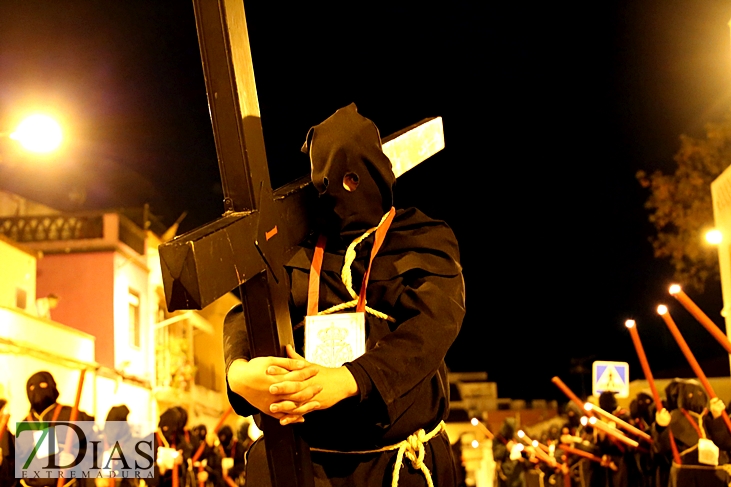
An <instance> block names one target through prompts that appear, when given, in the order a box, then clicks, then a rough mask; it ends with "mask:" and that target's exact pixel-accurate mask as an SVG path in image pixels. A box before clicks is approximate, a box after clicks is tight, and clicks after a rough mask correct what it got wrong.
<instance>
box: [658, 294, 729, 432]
mask: <svg viewBox="0 0 731 487" xmlns="http://www.w3.org/2000/svg"><path fill="white" fill-rule="evenodd" d="M678 287H680V286H678ZM657 313H658V314H659V315H660V316H662V319H663V320H664V321H665V324H666V325H667V326H668V329H669V330H670V333H672V335H673V338H675V341H676V342H677V343H678V346H679V347H680V350H681V351H682V352H683V355H685V359H686V360H687V361H688V364H689V365H690V367H691V368H692V369H693V372H695V375H696V377H698V380H699V381H700V382H701V384H703V387H704V388H705V390H706V392H707V393H708V397H709V398H710V399H714V398H716V397H718V396H716V392H715V391H714V390H713V387H712V386H711V383H710V382H708V378H707V377H706V374H705V373H703V369H701V366H700V364H699V363H698V361H697V360H696V359H695V356H693V352H691V351H690V347H688V344H687V343H685V339H684V338H683V335H682V334H681V333H680V330H679V329H678V325H676V324H675V321H674V320H673V318H672V317H671V316H670V313H669V312H668V308H667V306H665V305H664V304H661V305H660V306H658V307H657ZM721 415H722V416H723V421H724V423H726V428H728V430H729V432H731V419H729V417H728V413H727V412H726V410H725V409H724V410H723V411H722V412H721Z"/></svg>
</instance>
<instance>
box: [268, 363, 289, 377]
mask: <svg viewBox="0 0 731 487" xmlns="http://www.w3.org/2000/svg"><path fill="white" fill-rule="evenodd" d="M289 372H290V370H289V369H285V368H284V367H280V366H278V365H270V366H269V367H267V375H284V374H288V373H289Z"/></svg>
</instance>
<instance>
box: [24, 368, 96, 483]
mask: <svg viewBox="0 0 731 487" xmlns="http://www.w3.org/2000/svg"><path fill="white" fill-rule="evenodd" d="M25 390H26V393H27V395H28V402H30V411H29V412H28V416H27V417H26V421H49V422H52V421H68V420H69V419H71V412H72V411H73V408H72V407H71V406H65V405H62V404H60V403H58V402H57V400H58V396H59V391H58V388H57V386H56V381H55V380H54V378H53V375H51V373H50V372H46V371H41V372H36V373H35V374H33V375H31V376H30V377H29V378H28V381H27V382H26V385H25ZM76 420H77V421H94V417H93V416H90V415H89V414H86V413H85V412H84V411H77V416H76ZM86 434H87V436H88V435H89V434H93V432H88V431H87V432H86ZM71 436H72V440H73V441H74V445H73V446H72V450H71V451H74V452H75V451H76V448H78V447H77V443H78V440H76V435H71ZM65 441H66V437H65V435H60V436H59V437H58V448H59V451H63V450H64V448H65V446H66V445H65ZM87 441H100V440H99V439H98V438H96V437H91V438H89V437H87ZM19 455H20V458H28V456H29V455H30V451H28V452H19ZM84 455H85V453H84V452H81V451H80V450H79V456H80V457H81V458H83V457H84ZM23 481H24V482H25V483H26V484H27V485H28V486H29V487H36V486H42V485H43V486H46V485H48V486H50V485H53V486H55V485H56V483H57V479H55V478H51V479H49V478H46V479H43V478H40V479H37V478H27V479H23ZM64 482H65V483H64V484H63V485H73V486H79V487H92V486H93V485H94V480H93V479H75V480H73V479H69V480H68V481H64ZM74 482H75V483H74Z"/></svg>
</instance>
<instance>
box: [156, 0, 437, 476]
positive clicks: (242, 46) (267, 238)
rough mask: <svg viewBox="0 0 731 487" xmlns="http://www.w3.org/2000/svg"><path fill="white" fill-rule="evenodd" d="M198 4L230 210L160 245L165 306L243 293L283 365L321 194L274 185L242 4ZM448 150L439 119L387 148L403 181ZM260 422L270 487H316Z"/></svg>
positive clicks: (261, 340)
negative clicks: (301, 248) (294, 282)
mask: <svg viewBox="0 0 731 487" xmlns="http://www.w3.org/2000/svg"><path fill="white" fill-rule="evenodd" d="M193 4H194V9H195V17H196V27H197V31H198V42H199V46H200V51H201V58H202V62H203V72H204V75H205V82H206V90H207V93H208V103H209V108H210V113H211V122H212V125H213V133H214V137H215V142H216V152H217V155H218V166H219V170H220V173H221V182H222V187H223V193H224V210H225V212H224V214H223V215H222V216H221V217H220V218H219V219H217V220H215V221H213V222H211V223H208V224H206V225H204V226H202V227H199V228H197V229H195V230H192V231H190V232H188V233H186V234H184V235H181V236H179V237H177V238H175V239H173V240H171V241H169V242H166V243H164V244H162V245H161V246H160V248H159V250H160V263H161V267H162V274H163V283H164V287H165V298H166V301H167V307H168V310H169V311H176V310H182V309H202V308H204V307H205V306H207V305H208V304H211V303H212V302H213V301H215V300H216V299H218V298H219V297H221V296H223V295H224V294H226V293H229V292H231V291H233V290H234V289H236V288H237V287H238V288H239V289H240V291H241V297H242V304H243V310H244V317H245V321H246V324H247V332H248V336H249V343H250V346H251V354H252V356H254V357H259V356H279V357H283V356H286V354H285V345H287V344H291V343H293V338H292V323H291V320H290V315H289V309H288V296H289V287H288V283H287V279H286V275H285V270H284V263H285V262H287V260H288V258H289V257H290V256H291V255H292V254H293V252H294V251H295V250H296V248H297V246H298V245H299V244H300V243H301V242H302V241H303V240H304V239H305V238H306V237H307V236H308V234H309V233H310V232H311V222H312V221H313V219H312V218H311V216H312V215H311V211H313V210H314V208H315V205H314V204H313V203H314V202H315V200H316V198H317V191H316V190H315V189H314V187H313V186H312V184H311V181H310V176H309V175H306V176H303V177H302V178H300V179H297V180H295V181H293V182H291V183H289V184H286V185H284V186H283V187H281V188H279V189H277V190H273V189H272V187H271V182H270V178H269V168H268V165H267V160H266V154H265V150H264V137H263V133H262V127H261V119H260V116H259V102H258V99H257V95H256V85H255V82H254V71H253V68H252V61H251V51H250V48H249V40H248V32H247V28H246V17H245V15H244V7H243V2H242V0H218V1H214V0H193ZM443 147H444V135H443V130H442V120H441V118H439V117H435V118H429V119H425V120H422V121H421V122H418V123H417V124H414V125H413V126H411V127H407V128H406V129H403V130H401V131H399V132H397V133H395V134H393V135H391V136H390V137H387V138H386V139H384V140H383V150H384V152H385V153H386V155H387V156H388V157H389V158H390V159H391V161H392V163H393V169H394V174H395V175H396V176H397V177H398V176H399V175H400V174H403V173H404V172H406V171H407V170H409V169H410V168H412V167H413V166H415V165H417V164H419V163H420V162H421V161H423V160H424V159H426V158H428V157H430V156H431V155H433V154H434V153H436V152H438V151H439V150H441V149H442V148H443ZM261 416H262V421H263V422H264V424H263V425H262V429H263V430H264V431H265V434H264V443H265V447H266V451H267V459H268V462H269V471H270V473H271V476H272V485H273V486H275V487H282V486H285V485H286V486H293V487H309V486H312V485H313V480H312V469H311V463H310V460H309V449H308V448H307V445H306V444H305V443H304V442H303V441H302V440H301V438H299V437H297V435H295V433H294V430H293V429H292V426H291V425H290V426H281V425H280V424H279V422H278V420H276V419H275V418H272V417H271V416H268V415H266V414H262V415H261Z"/></svg>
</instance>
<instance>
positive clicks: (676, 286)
mask: <svg viewBox="0 0 731 487" xmlns="http://www.w3.org/2000/svg"><path fill="white" fill-rule="evenodd" d="M669 291H670V294H678V293H679V292H680V285H679V284H673V285H672V286H670V289H669Z"/></svg>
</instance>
